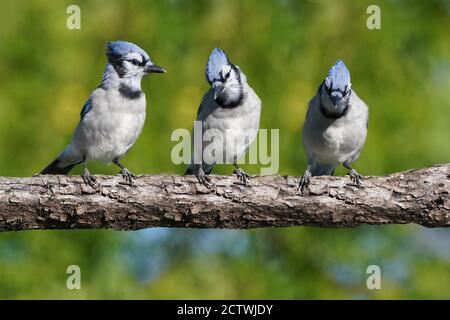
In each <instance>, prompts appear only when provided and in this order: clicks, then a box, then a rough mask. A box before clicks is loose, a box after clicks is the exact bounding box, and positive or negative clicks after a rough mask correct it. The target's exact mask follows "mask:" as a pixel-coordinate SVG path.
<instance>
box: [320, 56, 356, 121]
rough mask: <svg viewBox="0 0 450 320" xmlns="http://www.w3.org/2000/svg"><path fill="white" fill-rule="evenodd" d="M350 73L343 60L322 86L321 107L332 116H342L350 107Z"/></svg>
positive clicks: (337, 64)
mask: <svg viewBox="0 0 450 320" xmlns="http://www.w3.org/2000/svg"><path fill="white" fill-rule="evenodd" d="M351 85H352V84H351V82H350V72H349V71H348V69H347V67H346V66H345V64H344V62H343V61H342V60H338V61H337V62H336V63H335V64H334V66H333V67H332V68H331V69H330V72H329V73H328V76H327V77H326V79H325V81H324V82H323V83H322V85H321V86H320V89H319V92H320V99H321V105H322V107H323V108H324V109H325V110H326V112H327V113H329V114H330V115H336V116H338V115H341V114H342V113H343V112H344V111H345V110H346V109H347V106H348V101H349V98H350V94H351Z"/></svg>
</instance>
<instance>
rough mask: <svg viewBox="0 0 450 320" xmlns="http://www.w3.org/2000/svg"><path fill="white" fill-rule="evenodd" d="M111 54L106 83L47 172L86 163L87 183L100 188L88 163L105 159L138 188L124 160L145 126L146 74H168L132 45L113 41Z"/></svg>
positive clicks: (109, 48)
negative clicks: (122, 161) (142, 82)
mask: <svg viewBox="0 0 450 320" xmlns="http://www.w3.org/2000/svg"><path fill="white" fill-rule="evenodd" d="M106 56H107V58H108V63H107V64H106V68H105V72H104V73H103V78H102V82H101V84H100V86H99V87H98V88H97V89H95V90H94V91H93V92H92V94H91V96H90V97H89V99H88V100H87V102H86V104H85V105H84V107H83V109H82V110H81V119H80V122H79V123H78V125H77V127H76V129H75V133H74V135H73V138H72V141H71V143H70V144H69V145H68V146H67V147H66V148H65V149H64V151H63V152H62V153H61V154H60V155H59V156H58V157H57V158H56V159H55V160H54V161H53V162H52V163H50V164H49V165H48V166H47V167H46V168H45V169H44V170H42V172H41V174H68V173H69V171H70V170H71V169H72V168H73V167H74V166H75V165H77V164H80V163H83V165H84V172H83V175H82V177H83V180H84V182H85V183H86V184H89V185H90V186H91V187H93V188H94V187H96V185H97V181H96V179H95V178H94V177H93V176H91V175H90V173H89V170H88V168H87V161H90V160H99V161H102V162H105V163H111V162H112V163H114V164H115V165H117V166H118V167H119V168H120V173H121V174H122V176H123V178H124V179H125V180H126V182H127V183H128V184H130V185H133V181H134V178H135V176H134V175H133V174H132V173H131V172H130V171H129V170H128V169H127V168H125V167H124V166H123V165H122V164H121V163H120V160H121V159H122V158H123V156H125V154H126V153H127V152H128V150H129V149H130V148H131V147H132V146H133V144H134V143H135V142H136V140H137V138H138V137H139V135H140V133H141V131H142V128H143V126H144V121H145V116H146V100H145V94H144V93H143V92H142V90H141V80H142V77H143V76H144V75H146V74H149V73H164V72H166V71H165V70H164V69H163V68H161V67H159V66H157V65H155V64H153V62H152V61H151V60H150V57H149V56H148V54H147V53H146V52H145V51H144V50H142V49H141V48H139V47H138V46H137V45H135V44H133V43H130V42H125V41H115V42H109V43H108V44H107V51H106Z"/></svg>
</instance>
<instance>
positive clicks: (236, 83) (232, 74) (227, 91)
mask: <svg viewBox="0 0 450 320" xmlns="http://www.w3.org/2000/svg"><path fill="white" fill-rule="evenodd" d="M206 80H207V81H208V82H209V84H210V85H211V87H212V89H213V91H214V100H215V101H216V102H217V104H219V105H220V106H222V107H225V108H233V107H236V106H237V105H239V104H240V103H241V101H242V98H243V92H242V83H241V71H240V70H239V68H238V67H237V66H235V65H234V64H232V63H231V62H230V61H229V60H228V57H227V55H226V54H225V52H223V50H222V49H219V48H215V49H213V51H212V52H211V55H210V56H209V59H208V63H207V65H206Z"/></svg>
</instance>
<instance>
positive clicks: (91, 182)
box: [81, 171, 98, 189]
mask: <svg viewBox="0 0 450 320" xmlns="http://www.w3.org/2000/svg"><path fill="white" fill-rule="evenodd" d="M81 177H82V178H83V181H84V183H85V184H87V185H89V186H90V187H91V188H92V189H97V187H98V184H97V179H95V178H94V177H93V176H91V174H90V173H89V172H88V171H85V172H84V173H83V174H82V175H81Z"/></svg>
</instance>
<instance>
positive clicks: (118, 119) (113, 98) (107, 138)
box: [73, 89, 146, 162]
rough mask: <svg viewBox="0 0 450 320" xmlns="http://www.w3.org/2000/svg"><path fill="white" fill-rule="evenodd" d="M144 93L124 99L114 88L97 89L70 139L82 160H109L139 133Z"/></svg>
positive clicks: (127, 148)
mask: <svg viewBox="0 0 450 320" xmlns="http://www.w3.org/2000/svg"><path fill="white" fill-rule="evenodd" d="M145 109H146V102H145V95H144V94H142V96H141V97H140V98H138V99H128V98H125V97H123V96H121V95H120V93H119V92H118V91H116V90H109V91H105V90H103V89H97V90H96V91H95V92H94V93H93V95H92V108H91V110H90V111H89V112H88V113H87V114H86V115H85V116H84V117H83V119H82V120H81V121H80V123H79V125H78V127H77V129H76V132H75V136H74V140H73V144H74V145H75V147H76V148H77V149H78V150H79V151H80V152H81V153H82V154H84V155H85V157H86V160H100V161H103V162H112V161H113V160H114V159H115V158H119V159H120V158H121V157H123V156H124V155H125V154H126V153H127V151H128V150H129V149H130V148H131V146H132V145H133V144H134V143H135V142H136V140H137V138H138V137H139V135H140V133H141V131H142V128H143V126H144V122H145V116H146V110H145Z"/></svg>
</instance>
